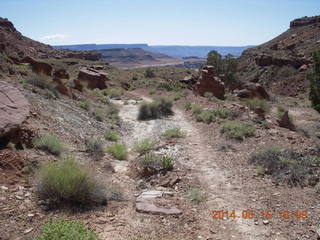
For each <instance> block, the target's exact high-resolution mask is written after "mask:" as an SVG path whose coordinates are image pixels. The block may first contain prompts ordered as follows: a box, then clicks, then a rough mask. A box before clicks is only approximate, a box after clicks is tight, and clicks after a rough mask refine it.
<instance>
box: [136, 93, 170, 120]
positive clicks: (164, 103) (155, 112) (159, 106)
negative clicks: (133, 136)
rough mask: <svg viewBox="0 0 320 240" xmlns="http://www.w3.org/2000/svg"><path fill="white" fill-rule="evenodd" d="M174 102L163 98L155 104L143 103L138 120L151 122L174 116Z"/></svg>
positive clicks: (154, 102)
mask: <svg viewBox="0 0 320 240" xmlns="http://www.w3.org/2000/svg"><path fill="white" fill-rule="evenodd" d="M171 108H172V102H171V101H170V100H168V99H165V98H161V99H160V100H156V101H153V102H150V103H148V102H143V103H142V104H141V105H140V108H139V114H138V120H151V119H157V118H161V117H166V116H169V115H172V114H173V112H172V110H171Z"/></svg>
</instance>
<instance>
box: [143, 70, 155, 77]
mask: <svg viewBox="0 0 320 240" xmlns="http://www.w3.org/2000/svg"><path fill="white" fill-rule="evenodd" d="M144 76H145V77H146V78H154V77H155V76H156V75H155V73H154V72H153V70H152V69H151V68H147V69H146V71H145V73H144Z"/></svg>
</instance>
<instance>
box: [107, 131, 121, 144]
mask: <svg viewBox="0 0 320 240" xmlns="http://www.w3.org/2000/svg"><path fill="white" fill-rule="evenodd" d="M104 138H105V139H106V140H109V141H114V142H116V141H118V140H120V137H119V136H118V135H117V134H115V133H114V132H112V131H111V130H107V131H106V132H105V133H104Z"/></svg>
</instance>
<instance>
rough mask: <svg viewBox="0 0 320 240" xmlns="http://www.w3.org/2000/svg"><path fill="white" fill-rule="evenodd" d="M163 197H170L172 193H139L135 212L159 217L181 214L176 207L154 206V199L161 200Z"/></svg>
mask: <svg viewBox="0 0 320 240" xmlns="http://www.w3.org/2000/svg"><path fill="white" fill-rule="evenodd" d="M163 195H172V193H171V192H165V191H146V192H143V193H141V194H140V195H139V196H138V197H137V199H136V211H137V212H141V213H149V214H160V215H178V214H181V213H182V212H181V210H179V209H178V208H176V207H158V206H156V205H155V199H157V198H161V197H163Z"/></svg>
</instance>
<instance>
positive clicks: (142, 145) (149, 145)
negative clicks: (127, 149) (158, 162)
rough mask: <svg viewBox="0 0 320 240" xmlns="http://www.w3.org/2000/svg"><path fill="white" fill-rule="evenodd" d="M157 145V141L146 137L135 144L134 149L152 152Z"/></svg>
mask: <svg viewBox="0 0 320 240" xmlns="http://www.w3.org/2000/svg"><path fill="white" fill-rule="evenodd" d="M155 147H156V143H155V142H154V141H152V140H151V139H149V138H145V139H143V140H141V141H139V142H137V143H136V144H135V145H134V151H135V152H137V153H140V154H145V153H147V152H150V151H151V150H153V149H154V148H155Z"/></svg>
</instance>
